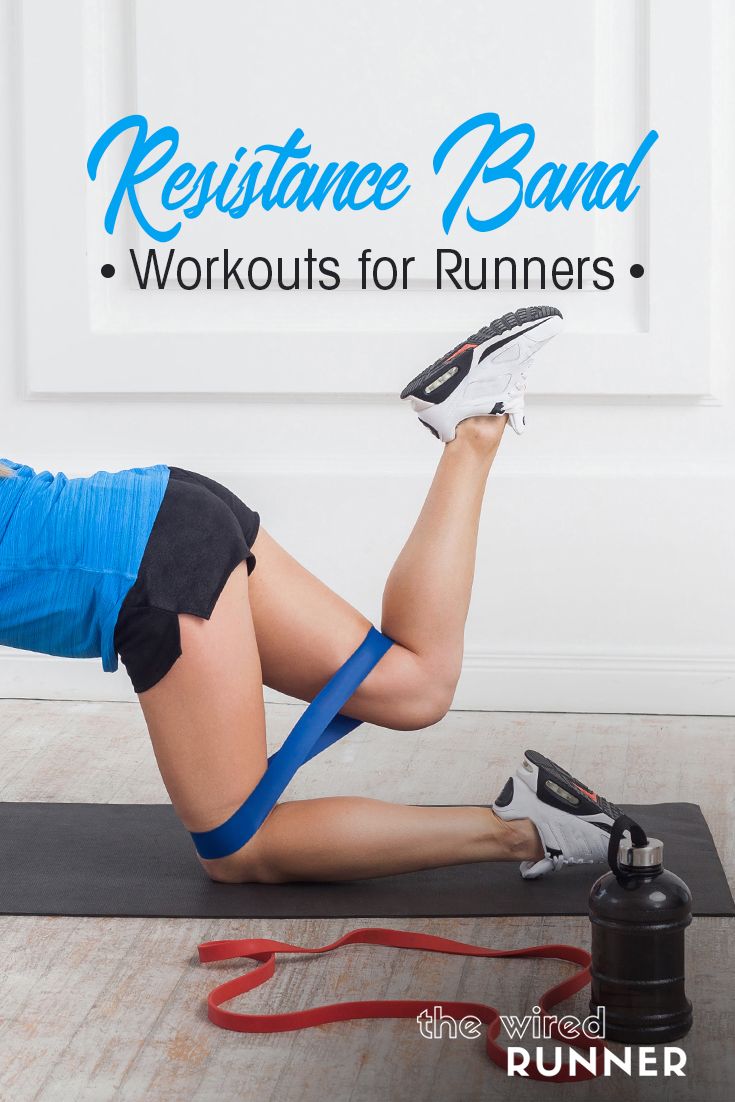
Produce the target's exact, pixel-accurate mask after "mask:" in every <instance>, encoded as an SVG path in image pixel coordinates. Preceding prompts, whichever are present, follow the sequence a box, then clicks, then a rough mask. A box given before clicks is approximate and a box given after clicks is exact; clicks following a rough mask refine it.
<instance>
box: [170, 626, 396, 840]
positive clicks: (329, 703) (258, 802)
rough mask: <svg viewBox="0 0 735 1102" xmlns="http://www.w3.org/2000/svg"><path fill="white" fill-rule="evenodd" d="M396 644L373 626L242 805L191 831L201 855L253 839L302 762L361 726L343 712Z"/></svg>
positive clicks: (316, 700) (269, 763) (313, 703)
mask: <svg viewBox="0 0 735 1102" xmlns="http://www.w3.org/2000/svg"><path fill="white" fill-rule="evenodd" d="M392 646H393V641H392V639H388V637H387V636H386V635H382V634H381V633H380V632H379V631H376V629H375V628H372V627H371V628H370V631H369V632H368V633H367V635H366V636H365V639H364V640H363V642H362V643H361V644H360V646H359V647H358V648H357V650H356V651H355V653H354V654H353V655H351V656H350V657H349V658H348V659H347V661H346V662H345V664H344V665H343V666H341V667H340V668H339V669H338V670H337V672H336V674H335V675H334V677H333V678H332V679H331V680H330V681H328V682H327V684H326V685H325V686H324V688H323V689H322V690H321V692H320V693H319V694H318V695H317V696H315V697H314V699H313V700H312V702H311V704H310V705H309V706H308V708H307V709H306V711H305V712H304V713H303V714H302V716H301V718H300V719H299V721H298V722H297V724H296V726H295V727H294V729H293V731H291V734H290V735H289V736H288V737H287V738H286V740H285V742H284V743H283V745H282V746H281V747H280V749H279V750H276V752H275V753H274V754H271V756H270V757H269V758H268V767H267V769H266V771H265V773H264V774H263V776H262V777H261V779H260V780H259V782H258V784H257V785H256V787H255V788H254V789H253V791H252V792H251V794H250V795H249V796H248V798H247V800H246V801H245V803H244V804H243V805H242V807H240V808H238V810H237V811H235V812H234V813H233V814H232V815H231V816H230V818H229V819H227V820H226V822H224V823H221V824H220V826H218V827H214V829H213V830H204V831H199V832H196V833H195V832H193V831H192V832H191V836H192V838H193V839H194V845H195V846H196V848H197V853H199V855H200V857H204V858H205V859H206V860H209V861H212V860H214V859H215V858H217V857H227V856H228V854H230V853H235V852H236V850H238V849H240V847H241V846H244V845H245V843H246V842H249V841H250V839H251V838H252V837H253V835H254V834H255V832H256V831H257V830H258V829H259V828H260V827H261V826H262V825H263V823H264V822H265V820H266V819H267V818H268V815H269V814H270V813H271V811H272V810H273V808H274V807H275V805H276V804H277V802H278V800H279V799H280V798H281V796H282V795H283V792H284V791H285V789H286V787H287V785H288V784H289V783H290V782H291V780H292V779H293V777H294V776H295V774H296V773H297V771H298V770H299V769H300V768H301V766H302V765H303V764H304V763H305V762H307V761H310V760H311V758H315V757H316V755H317V754H321V753H322V751H323V750H326V749H327V747H329V746H331V745H332V743H334V742H337V741H338V740H339V739H341V738H344V736H345V735H347V734H349V732H350V731H354V729H355V727H359V725H360V723H361V720H359V719H350V717H349V716H341V715H338V712H339V710H340V708H343V707H344V705H345V704H346V703H347V701H348V700H349V699H350V697H351V696H352V694H353V693H354V692H355V689H357V688H358V686H359V685H361V684H362V682H363V681H364V680H365V678H366V677H367V675H368V674H369V673H370V671H371V670H372V669H373V667H374V666H376V665H377V664H378V662H379V661H380V659H381V658H382V657H383V655H384V654H385V653H386V651H387V650H388V649H389V648H390V647H392Z"/></svg>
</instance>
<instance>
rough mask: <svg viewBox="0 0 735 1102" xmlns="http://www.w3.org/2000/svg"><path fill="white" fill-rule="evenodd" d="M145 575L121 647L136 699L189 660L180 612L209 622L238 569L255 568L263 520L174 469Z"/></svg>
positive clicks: (119, 627)
mask: <svg viewBox="0 0 735 1102" xmlns="http://www.w3.org/2000/svg"><path fill="white" fill-rule="evenodd" d="M169 470H170V472H171V473H170V477H169V483H168V486H167V487H166V492H165V494H164V497H163V501H162V503H161V508H160V509H159V511H158V516H157V517H156V520H155V523H154V525H153V528H152V529H151V534H150V537H149V539H148V543H147V545H146V549H145V553H144V554H143V558H142V560H141V564H140V570H139V571H138V577H137V579H136V581H135V584H134V585H133V587H132V589H130V590H129V592H128V594H127V596H126V598H125V600H124V601H123V604H122V607H121V609H120V615H119V616H118V619H117V624H116V627H115V649H116V650H117V653H118V654H119V655H120V658H121V659H122V661H123V664H124V665H125V668H126V670H127V671H128V674H129V675H130V679H131V681H132V682H133V688H134V689H135V691H136V693H144V692H145V691H146V690H147V689H151V688H153V686H154V685H155V684H156V683H157V682H159V681H160V680H161V678H162V677H164V676H165V675H166V674H167V673H168V671H169V670H170V669H171V667H172V666H173V664H174V662H176V660H177V659H178V658H179V657H180V656H181V635H180V632H179V613H180V612H183V613H188V614H189V615H191V616H201V617H203V618H204V619H205V620H208V619H209V617H210V616H211V615H212V612H213V610H214V606H215V604H216V603H217V598H218V597H219V595H220V593H221V592H222V590H223V588H224V586H225V582H226V581H227V579H228V578H229V576H230V574H231V573H232V571H233V570H234V569H235V567H236V566H237V565H238V564H239V563H241V562H245V563H246V564H247V569H248V574H251V573H252V571H253V568H254V567H255V556H254V555H253V551H252V547H253V543H254V542H255V537H256V536H257V534H258V528H259V526H260V517H259V516H258V514H257V513H255V512H253V510H252V509H249V508H248V506H247V505H245V504H244V503H243V502H242V501H240V499H239V498H238V497H237V496H236V495H235V494H233V493H232V492H231V491H230V490H227V489H225V487H224V486H220V484H219V483H218V482H214V481H213V480H212V479H211V478H206V477H205V476H204V475H200V474H194V473H192V472H191V471H183V470H181V469H180V468H179V467H170V468H169Z"/></svg>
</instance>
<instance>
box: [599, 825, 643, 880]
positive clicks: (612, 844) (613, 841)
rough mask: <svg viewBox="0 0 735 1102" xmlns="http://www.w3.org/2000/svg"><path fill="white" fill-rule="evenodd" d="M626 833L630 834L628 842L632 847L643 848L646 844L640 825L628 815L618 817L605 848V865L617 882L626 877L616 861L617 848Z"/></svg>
mask: <svg viewBox="0 0 735 1102" xmlns="http://www.w3.org/2000/svg"><path fill="white" fill-rule="evenodd" d="M626 831H628V832H629V833H630V840H631V842H632V843H633V845H634V846H645V845H647V844H648V835H647V834H646V832H645V830H644V829H643V827H642V826H641V825H640V823H637V822H636V821H635V819H631V817H630V816H629V815H619V816H618V818H617V819H616V820H615V822H614V823H613V825H612V830H611V831H610V841H609V842H608V846H607V863H608V865H609V866H610V869H611V871H612V872H613V873H614V875H615V877H616V878H617V879H618V880H624V879H625V876H626V874H625V873H624V872H623V870H622V869H621V867H620V862H619V861H618V847H619V846H620V841H621V839H622V837H623V835H624V834H625V832H626Z"/></svg>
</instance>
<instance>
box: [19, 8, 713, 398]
mask: <svg viewBox="0 0 735 1102" xmlns="http://www.w3.org/2000/svg"><path fill="white" fill-rule="evenodd" d="M614 7H615V6H614V5H612V4H609V3H602V2H600V3H598V4H596V6H595V12H596V13H597V18H598V20H599V23H598V28H597V43H598V54H599V55H600V56H599V57H598V58H597V62H598V63H599V70H598V74H597V78H596V80H595V88H594V95H595V102H596V104H597V105H598V106H599V107H600V119H599V126H598V128H597V130H598V133H597V134H596V137H595V140H596V142H597V143H598V146H599V148H600V149H602V147H603V146H605V145H606V143H607V142H608V141H609V140H610V139H611V137H612V138H613V139H615V140H614V141H612V145H613V147H614V148H619V146H620V141H618V140H617V139H619V138H621V120H620V119H619V118H617V117H616V116H615V112H614V111H613V110H612V109H611V106H610V105H611V104H614V103H616V102H617V99H618V95H617V93H616V88H617V85H618V83H619V82H620V81H621V80H622V79H623V78H621V76H620V72H619V70H618V69H617V68H616V66H615V65H609V64H607V65H606V64H605V57H606V56H607V54H606V52H605V51H606V50H608V49H611V48H612V45H611V42H610V34H609V30H610V26H613V27H615V28H617V27H618V22H617V20H615V21H614V22H613V23H612V24H610V20H611V19H614V14H613V13H614ZM638 7H644V6H643V5H636V8H638ZM645 7H646V9H647V12H646V13H644V14H635V15H634V16H633V17H632V20H631V19H626V20H625V21H624V27H625V28H626V31H625V33H626V34H629V35H630V36H631V38H632V41H630V43H629V49H628V50H627V52H626V50H625V49H623V56H624V57H625V58H626V60H627V69H628V75H629V76H630V80H631V81H632V83H633V85H634V88H635V96H636V97H637V99H636V100H635V105H636V106H635V110H634V111H633V115H634V118H632V119H630V118H629V117H628V116H627V115H626V118H625V123H626V127H627V129H625V131H624V134H623V135H622V136H623V137H624V139H625V149H626V150H627V149H628V147H629V146H631V143H634V142H635V141H636V140H640V138H642V136H643V134H644V133H645V131H646V129H647V127H648V126H650V125H653V126H655V127H656V128H657V129H659V130H660V132H661V134H662V138H661V140H660V141H659V142H658V143H657V144H656V146H655V147H654V149H653V150H652V152H651V154H650V155H649V159H648V162H647V165H646V166H644V169H643V174H642V176H641V184H642V194H641V197H640V203H641V205H640V209H638V208H635V207H634V208H631V211H630V212H629V215H627V216H626V217H631V218H633V217H635V218H636V219H637V222H636V225H637V226H638V227H639V228H638V231H637V232H638V233H639V245H640V248H641V249H643V250H644V251H645V254H646V259H647V268H648V271H647V276H646V279H645V280H642V281H640V287H638V288H637V289H636V291H635V303H636V305H635V307H634V308H633V309H632V310H631V312H630V316H629V317H627V318H626V323H625V325H624V326H622V328H621V329H619V330H616V329H615V327H614V326H613V331H612V332H605V331H604V329H605V325H606V320H605V305H604V303H605V300H604V292H589V291H580V292H566V293H559V292H557V293H554V294H553V295H550V293H549V292H548V291H546V292H542V293H541V295H542V297H544V298H545V299H547V300H548V299H549V298H550V297H551V298H553V300H554V301H555V302H559V303H560V304H562V306H563V307H564V304H565V303H567V304H568V313H569V318H570V325H569V333H568V334H566V335H564V336H562V337H561V338H560V339H559V340H558V341H557V342H555V345H554V346H551V347H550V348H549V350H548V351H547V352H546V353H545V365H546V367H547V368H548V370H545V371H544V372H543V373H539V377H538V380H537V382H536V384H535V385H536V387H537V393H545V394H549V395H564V396H566V397H571V396H592V397H598V398H603V397H607V396H614V395H620V396H629V397H631V398H639V399H645V400H647V399H649V398H650V397H651V396H654V397H655V396H660V397H680V398H685V399H688V400H691V401H693V402H697V403H698V402H700V401H702V400H703V399H704V400H705V401H707V400H716V397H715V395H714V394H713V387H712V380H711V370H710V357H709V354H708V348H709V322H708V304H709V297H710V296H709V271H710V267H711V265H710V232H709V227H710V221H711V211H710V209H709V204H705V205H703V206H702V207H701V208H699V209H698V210H697V217H696V218H686V217H683V214H682V212H683V211H684V209H685V206H686V203H685V200H686V196H685V195H684V194H683V191H682V189H683V187H684V184H683V183H682V185H681V187H678V186H674V185H673V184H672V181H675V180H677V179H680V178H681V179H683V174H682V171H681V166H682V165H685V164H696V166H697V176H698V184H699V185H700V189H701V192H704V191H705V190H706V187H705V186H704V185H706V182H707V178H708V174H709V171H710V169H709V165H710V160H711V137H710V123H709V118H710V114H711V89H710V54H711V41H710V35H711V0H703V2H702V3H700V4H699V5H698V8H697V19H696V20H693V21H689V22H688V23H686V24H683V23H682V22H681V21H680V20H672V19H671V18H670V12H669V11H668V9H667V6H666V5H665V4H664V3H663V0H652V3H651V4H650V5H645ZM20 11H21V16H22V18H21V20H20V22H21V25H22V41H21V43H20V52H21V73H22V80H21V83H22V89H21V92H22V105H23V117H24V124H23V135H24V144H23V149H22V158H21V163H22V171H23V173H24V176H23V187H22V193H23V195H24V198H25V207H24V210H23V212H22V238H23V243H24V249H25V255H26V258H27V263H26V265H25V266H24V269H25V321H24V331H23V334H22V338H23V339H22V345H23V351H24V375H25V381H26V387H27V396H28V397H31V398H49V397H53V398H57V399H70V398H76V397H79V396H81V395H89V394H95V395H102V394H104V395H110V396H112V395H114V394H120V393H127V394H135V395H140V396H144V395H149V394H150V395H153V394H169V393H170V394H182V393H183V394H196V395H207V394H240V395H243V396H245V395H257V394H261V395H288V396H292V395H303V394H311V395H334V394H340V395H352V396H357V395H371V396H381V395H386V394H394V393H395V392H396V390H398V389H400V387H401V385H402V384H403V382H405V379H404V377H403V376H404V373H405V364H407V363H410V364H416V363H418V364H421V363H422V362H424V361H425V360H426V361H427V362H430V361H431V360H432V359H434V358H435V356H436V350H437V347H439V348H441V347H442V346H443V345H444V344H445V343H447V342H453V341H454V340H455V339H456V338H457V334H458V332H460V333H461V332H462V331H463V330H464V329H465V325H466V320H465V319H466V315H467V310H468V302H470V301H471V302H472V312H473V316H475V317H476V316H477V312H478V309H479V308H480V307H481V309H480V313H481V315H483V316H484V315H485V314H486V313H487V314H488V315H495V314H497V313H501V312H503V311H504V310H506V309H509V308H512V307H513V306H515V305H519V304H521V303H522V302H523V301H524V295H523V293H515V292H512V293H511V292H507V293H506V292H497V293H493V294H491V295H490V296H489V297H488V296H485V297H484V298H483V300H482V303H480V302H478V300H477V299H472V300H470V299H467V298H466V296H463V294H462V293H461V292H458V293H457V294H456V295H454V294H451V293H444V292H433V293H430V292H427V291H426V290H424V291H422V290H421V289H418V290H417V291H415V292H408V293H406V294H402V295H399V296H396V295H395V294H393V293H388V294H387V295H383V296H382V297H381V296H380V293H379V292H376V293H375V294H376V295H377V298H374V299H373V302H374V303H379V305H377V306H371V307H370V309H365V307H366V304H367V300H366V296H368V297H369V293H368V292H359V293H358V292H354V291H350V290H345V291H344V292H341V291H337V292H334V296H336V297H331V296H329V295H326V296H323V297H322V299H319V298H315V297H312V298H308V299H307V298H303V297H302V299H298V298H297V299H293V300H289V301H290V302H291V301H292V302H293V307H291V306H290V307H289V314H288V318H287V320H286V322H285V323H284V322H283V320H282V318H280V313H281V311H280V308H278V309H275V312H274V309H273V302H274V301H275V300H272V299H270V298H269V297H268V294H269V293H268V292H266V293H265V295H263V296H261V298H259V299H258V304H259V305H258V309H257V311H256V313H255V314H253V312H252V311H245V310H241V311H237V310H235V311H234V314H233V311H232V310H231V309H230V307H225V306H224V305H223V300H221V299H220V298H218V297H217V294H216V292H212V296H213V297H212V299H211V300H208V302H207V303H206V304H204V305H202V304H199V305H198V307H197V309H196V310H195V311H192V309H191V305H190V304H191V301H192V299H191V297H190V296H186V295H184V294H180V295H176V294H174V295H168V294H167V292H163V293H162V294H161V295H158V294H157V295H151V294H146V293H140V292H135V291H130V292H129V293H126V292H125V289H124V287H123V286H122V285H121V283H122V281H118V280H117V279H116V280H115V281H114V282H115V285H116V286H115V288H114V289H113V288H112V287H111V286H103V285H102V284H103V283H105V284H106V283H107V281H102V280H101V279H100V277H99V275H98V271H99V263H100V259H101V256H102V253H101V250H103V251H104V250H107V251H109V250H113V251H114V250H116V249H118V247H119V242H117V240H115V241H106V240H105V235H104V233H103V230H102V228H101V225H100V219H99V209H97V208H98V207H99V198H98V193H97V192H95V193H94V197H92V196H91V192H90V187H89V186H86V185H85V180H84V161H85V156H86V152H87V150H88V148H89V147H90V145H91V141H92V140H93V138H94V137H95V136H96V135H97V134H98V133H99V129H100V127H99V124H100V120H104V121H105V123H109V122H110V121H111V120H113V119H114V118H116V117H118V116H119V114H121V113H123V112H124V111H129V110H130V109H131V106H132V105H131V96H132V91H131V89H132V88H134V87H135V81H134V80H131V76H130V69H131V67H132V68H133V69H134V67H135V64H136V57H135V45H134V41H133V40H132V38H131V35H132V29H131V21H130V20H129V19H128V17H127V12H128V9H127V7H126V5H124V4H121V3H120V2H119V0H118V2H116V3H111V4H102V3H101V2H100V0H86V2H85V0H70V2H69V3H67V4H63V5H51V6H49V5H47V4H44V3H40V2H38V0H27V2H26V3H24V4H23V5H22V6H21V7H20ZM488 11H489V9H488ZM606 28H607V30H606ZM684 35H685V36H686V53H687V65H686V66H681V67H679V68H678V69H677V82H678V88H679V93H680V94H678V95H677V96H676V97H675V98H674V97H672V96H670V95H669V94H668V89H669V87H670V71H671V64H672V60H671V59H672V57H674V58H676V57H677V56H679V55H680V54H681V52H682V50H683V48H684V47H683V38H682V36H684ZM59 43H63V44H64V48H63V49H60V48H58V44H59ZM617 48H618V49H620V48H621V47H620V43H618V44H617ZM39 72H43V73H44V74H45V80H44V82H43V85H42V84H41V83H40V82H39V81H38V80H37V74H38V73H39ZM70 74H72V76H71V77H70ZM47 88H53V89H55V94H54V95H53V96H48V95H47V94H46V91H45V90H46V89H47ZM603 101H604V103H605V104H607V108H606V110H603V109H602V103H603ZM144 106H145V105H138V107H139V108H140V109H142V108H144ZM159 121H163V120H159ZM638 128H640V129H638ZM632 148H634V145H633V146H632ZM608 155H610V154H609V152H608ZM49 164H53V165H54V204H55V210H56V211H63V217H57V218H56V219H55V221H54V237H55V239H54V241H53V248H49V245H50V242H49V237H48V223H47V221H46V220H45V219H43V218H40V217H39V216H38V214H37V212H39V211H43V210H44V209H45V208H46V206H47V203H48V194H47V187H48V185H47V181H48V165H49ZM703 176H704V177H705V179H704V181H703V180H702V177H703ZM644 197H645V198H644ZM637 202H638V200H637ZM95 204H96V206H95ZM93 208H94V209H95V217H94V219H92V218H91V216H90V211H91V210H92V209H93ZM674 230H675V232H674ZM607 232H608V231H607V229H606V230H605V231H604V233H607ZM477 236H478V241H477V246H476V251H477V252H478V253H481V252H483V251H485V252H486V251H488V250H491V247H492V246H491V242H489V241H486V240H479V238H482V237H490V236H492V235H477ZM282 238H283V235H282V234H281V244H283V240H282ZM84 240H86V241H87V249H84V248H82V247H81V242H82V241H84ZM121 240H122V239H121ZM278 240H279V239H278V236H277V235H276V233H275V232H274V248H275V249H276V250H277V249H278ZM600 243H601V245H602V244H605V241H604V239H603V240H601V242H600ZM612 247H613V246H612V244H611V245H610V248H612ZM104 257H105V258H108V257H107V252H104ZM632 259H638V257H630V258H627V257H624V256H621V257H620V261H621V266H622V267H623V268H624V267H625V263H627V262H628V261H629V260H632ZM686 272H691V273H694V274H695V278H694V279H688V278H683V275H684V274H685V273H686ZM39 273H41V274H40V275H39ZM620 278H622V279H625V278H627V277H626V276H625V275H623V274H622V273H621V275H620ZM195 294H196V292H195ZM245 294H247V292H245ZM273 294H278V293H277V292H273ZM199 297H200V298H201V295H200V296H199ZM525 297H527V296H525ZM241 315H242V316H241ZM639 315H640V316H642V317H643V323H642V324H641V322H640V318H639ZM277 319H278V320H277ZM700 319H701V323H698V322H699V320H700ZM682 321H685V322H686V324H683V325H682V324H679V323H680V322H682ZM623 329H626V330H630V331H622V330H623Z"/></svg>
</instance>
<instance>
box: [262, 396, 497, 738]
mask: <svg viewBox="0 0 735 1102" xmlns="http://www.w3.org/2000/svg"><path fill="white" fill-rule="evenodd" d="M505 420H506V419H505V418H504V417H480V418H472V419H471V420H468V421H464V422H463V423H462V424H460V425H459V426H458V428H457V437H456V439H455V440H453V441H452V443H450V444H447V445H446V447H445V448H444V452H443V454H442V457H441V459H440V462H439V466H438V468H437V471H436V474H435V476H434V480H433V482H432V484H431V488H430V490H429V493H428V496H427V498H426V501H425V503H424V506H423V508H422V510H421V513H420V515H419V518H418V520H417V522H416V524H415V526H414V529H413V531H412V533H411V535H410V537H409V539H408V541H407V543H406V545H405V547H404V548H403V550H402V551H401V553H400V555H399V556H398V559H397V561H396V563H395V565H394V567H393V569H392V570H391V573H390V576H389V578H388V582H387V584H386V587H385V592H384V595H383V616H382V625H381V626H382V630H383V631H384V632H385V634H386V635H388V636H390V638H391V639H393V640H394V641H395V643H396V645H395V646H393V647H392V648H391V649H390V650H389V651H388V653H387V654H386V655H385V657H384V658H383V659H381V661H380V662H379V663H378V665H377V666H376V667H375V669H374V670H373V671H372V673H371V674H370V675H369V676H368V677H367V678H366V679H365V681H364V682H363V683H362V685H361V686H360V688H359V689H358V690H357V691H356V693H355V695H354V696H353V697H352V699H351V700H350V701H349V702H348V704H347V705H345V708H344V711H345V713H347V714H348V715H351V716H354V717H355V718H356V719H362V720H367V721H368V722H372V723H377V724H380V725H381V726H385V727H392V728H394V729H399V730H402V729H417V728H421V727H427V726H429V725H430V724H432V723H435V722H437V720H439V719H441V717H442V716H443V715H444V714H445V713H446V712H447V710H448V708H449V706H450V704H451V701H452V698H453V696H454V691H455V688H456V684H457V678H458V677H459V673H460V669H461V665H462V654H463V649H464V625H465V620H466V618H467V610H468V607H469V601H470V594H471V590H472V579H473V575H474V567H475V553H476V548H477V530H478V524H479V519H480V510H481V507H482V501H483V496H484V492H485V484H486V482H487V477H488V474H489V472H490V468H491V466H492V462H493V459H494V458H495V454H496V452H497V450H498V446H499V444H500V440H501V437H502V434H503V430H504V428H505ZM255 551H256V555H257V560H258V566H257V568H256V570H255V572H254V573H253V575H252V577H251V579H250V602H251V607H252V615H253V623H254V625H255V633H256V636H257V640H258V650H259V653H260V659H261V663H262V668H263V680H264V682H265V684H266V685H269V686H270V687H271V688H275V689H278V690H280V691H281V692H285V693H287V694H288V695H290V696H296V697H299V698H300V699H302V700H311V699H312V698H313V697H314V695H315V694H316V693H317V692H318V691H319V689H320V688H321V687H322V686H323V685H324V684H325V682H326V681H328V680H329V678H330V677H331V676H332V674H333V673H334V672H335V670H337V669H338V668H339V666H341V665H342V663H343V662H344V661H345V659H346V658H347V657H348V656H349V655H350V654H351V653H352V651H354V650H355V648H356V647H357V646H358V645H359V643H360V642H361V641H362V639H363V638H364V636H365V634H366V632H367V630H368V627H369V622H368V620H366V618H365V617H364V616H362V615H361V614H360V613H359V612H357V611H356V610H355V609H354V608H353V607H352V606H351V605H350V604H349V603H348V602H347V601H345V600H343V599H342V598H341V597H338V596H337V594H335V593H333V592H332V591H331V590H330V589H329V588H328V587H327V586H326V585H324V584H323V583H322V582H320V581H319V580H318V579H317V578H315V577H314V576H313V574H310V573H309V571H307V570H305V569H304V567H302V566H301V565H300V563H298V562H296V560H295V559H293V558H292V557H291V556H290V555H289V554H288V553H287V552H286V551H284V550H283V548H281V547H280V546H279V545H278V544H277V543H276V542H275V541H274V540H273V539H272V538H271V537H270V536H269V535H268V533H267V532H265V531H261V533H260V534H259V535H258V538H257V540H256V546H255Z"/></svg>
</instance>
